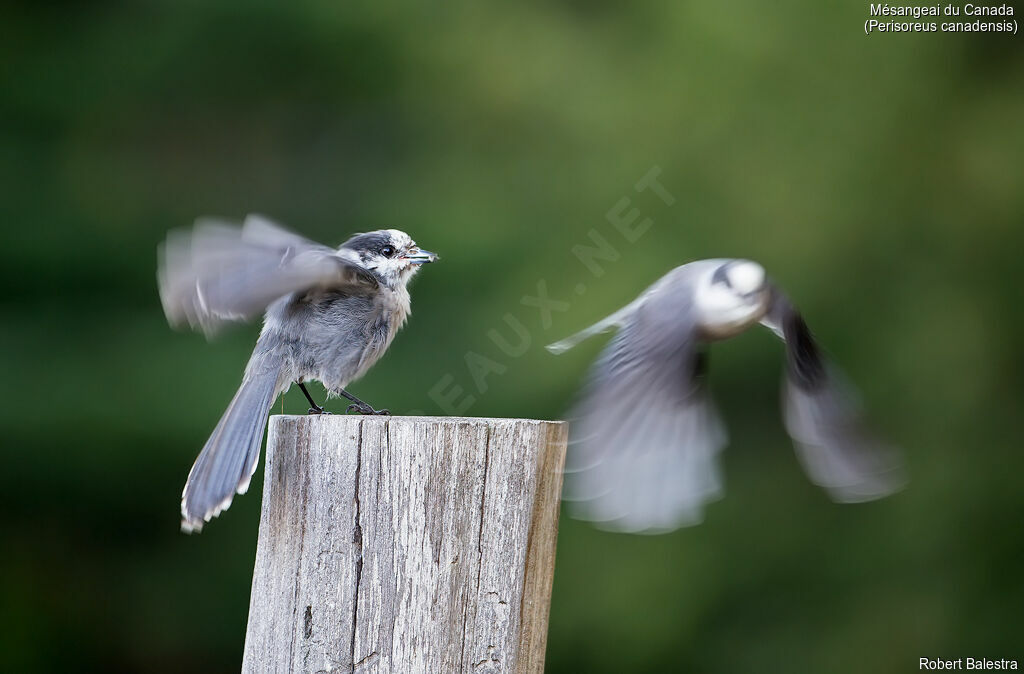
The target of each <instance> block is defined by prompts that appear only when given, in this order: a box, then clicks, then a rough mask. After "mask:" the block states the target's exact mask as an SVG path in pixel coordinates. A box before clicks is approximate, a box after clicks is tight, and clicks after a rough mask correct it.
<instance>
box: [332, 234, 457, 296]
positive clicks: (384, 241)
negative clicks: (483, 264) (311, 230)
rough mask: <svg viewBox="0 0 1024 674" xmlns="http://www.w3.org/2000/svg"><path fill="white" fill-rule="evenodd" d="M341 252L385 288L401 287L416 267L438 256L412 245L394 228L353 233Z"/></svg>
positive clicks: (410, 239) (412, 242)
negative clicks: (349, 255) (346, 254)
mask: <svg viewBox="0 0 1024 674" xmlns="http://www.w3.org/2000/svg"><path fill="white" fill-rule="evenodd" d="M341 248H342V250H345V251H347V252H349V254H351V255H354V256H355V259H354V261H355V262H357V263H358V264H359V265H361V266H362V267H364V268H366V269H369V270H370V271H372V272H373V273H374V274H376V275H377V276H378V277H379V278H380V279H381V280H382V281H383V282H384V283H385V284H386V285H388V286H392V287H396V286H404V285H405V284H406V283H408V282H409V280H410V279H411V278H412V277H413V274H415V273H416V271H417V270H418V269H419V268H420V265H423V264H426V263H428V262H434V261H435V260H437V259H438V256H437V255H435V254H434V253H431V252H430V251H428V250H423V249H422V248H420V247H419V246H417V245H416V242H415V241H413V240H412V237H410V236H409V235H408V234H406V233H405V232H403V231H400V230H397V229H379V230H377V231H376V232H367V233H366V234H356V235H355V236H353V237H352V238H351V239H349V240H348V241H346V242H345V243H344V244H343V245H342V246H341Z"/></svg>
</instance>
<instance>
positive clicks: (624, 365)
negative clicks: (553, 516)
mask: <svg viewBox="0 0 1024 674" xmlns="http://www.w3.org/2000/svg"><path fill="white" fill-rule="evenodd" d="M663 288H664V285H662V286H661V287H660V288H659V287H658V286H655V288H652V290H651V291H650V292H648V293H647V294H645V295H644V296H642V297H641V298H640V300H637V301H636V302H634V303H633V304H631V305H629V306H628V307H626V308H625V309H623V310H621V311H619V312H617V313H616V314H613V315H612V316H610V317H609V318H607V319H605V320H604V321H601V322H600V323H598V324H597V325H595V326H594V327H593V328H591V329H589V330H585V331H584V332H582V333H579V335H577V336H574V337H571V338H569V340H564V341H563V342H559V343H558V344H556V345H552V347H555V348H552V347H549V349H551V350H552V351H553V352H556V353H560V352H562V351H564V350H565V349H567V348H570V347H571V346H573V345H574V344H576V343H578V342H579V341H581V340H582V339H585V338H586V337H589V336H590V335H592V334H597V333H598V332H601V331H604V330H606V329H608V328H610V327H613V326H614V325H619V326H621V329H620V331H619V333H618V334H617V335H616V336H615V337H614V338H613V340H612V341H611V342H610V343H609V345H608V346H607V347H606V348H605V350H604V352H603V353H602V354H601V357H600V358H599V359H598V361H597V362H596V363H595V364H594V366H593V368H592V370H591V372H590V375H589V379H588V382H587V384H586V386H585V388H584V390H583V393H582V396H581V399H580V401H579V402H578V404H577V406H576V408H575V410H574V413H573V414H572V415H571V419H572V421H571V422H570V428H571V432H570V448H569V455H568V457H567V464H566V475H565V499H566V500H568V501H575V503H573V504H571V506H570V510H571V512H572V514H573V515H574V516H576V517H579V518H580V519H585V520H592V521H594V522H596V523H598V526H600V527H602V528H605V529H610V530H613V531H624V532H636V533H640V532H642V533H661V532H665V531H671V530H673V529H676V528H678V527H681V526H689V525H693V524H698V523H699V522H700V521H701V520H702V519H703V505H704V504H705V503H706V502H708V501H710V500H713V499H715V498H718V497H719V496H720V495H721V492H722V485H721V480H720V478H719V473H718V467H717V456H716V455H717V454H718V452H719V450H720V449H721V448H722V447H723V446H724V445H725V441H726V435H725V431H724V429H723V427H722V424H721V422H720V421H719V419H718V415H717V413H716V411H715V409H714V405H713V404H712V402H711V400H710V398H709V396H708V393H707V390H706V388H705V386H704V382H703V376H702V373H701V372H699V370H700V369H701V366H702V363H703V356H702V354H701V353H700V352H699V351H698V349H697V347H698V344H697V339H696V338H697V331H696V324H695V319H694V316H693V313H694V312H693V307H692V302H691V300H690V299H689V294H688V293H669V292H667V290H663ZM580 335H582V337H581V336H580ZM566 344H568V346H565V345H566Z"/></svg>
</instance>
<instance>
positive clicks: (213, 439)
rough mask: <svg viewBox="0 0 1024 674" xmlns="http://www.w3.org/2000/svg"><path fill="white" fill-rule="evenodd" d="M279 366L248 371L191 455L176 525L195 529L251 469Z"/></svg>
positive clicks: (240, 489)
mask: <svg viewBox="0 0 1024 674" xmlns="http://www.w3.org/2000/svg"><path fill="white" fill-rule="evenodd" d="M279 374H280V368H279V367H276V368H269V369H266V370H264V371H262V372H260V373H252V372H249V373H247V375H246V378H245V380H244V381H243V382H242V385H241V387H239V389H238V392H237V393H235V397H234V398H232V400H231V403H230V404H229V405H228V408H227V409H226V410H225V411H224V415H223V416H222V417H221V419H220V421H219V422H218V423H217V427H216V428H215V429H214V431H213V434H212V435H210V439H209V440H207V441H206V445H205V446H204V447H203V451H201V452H200V453H199V456H198V457H197V458H196V462H195V464H194V465H193V466H192V470H191V471H190V472H189V474H188V480H186V481H185V488H184V490H183V491H182V493H181V530H182V531H185V532H192V531H201V530H202V528H203V525H204V524H205V523H206V522H209V521H210V519H212V518H214V517H216V516H217V515H219V514H220V513H221V512H222V511H224V510H227V508H228V506H230V505H231V499H232V498H233V497H234V495H235V493H236V492H237V493H239V494H244V493H245V491H246V489H248V488H249V480H250V479H251V478H252V475H253V473H255V472H256V464H257V462H258V461H259V457H260V446H261V445H262V444H263V430H264V428H265V427H266V425H267V417H268V416H269V414H270V406H271V404H273V402H274V397H275V395H276V394H277V383H278V382H277V380H278V376H279Z"/></svg>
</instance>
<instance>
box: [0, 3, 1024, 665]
mask: <svg viewBox="0 0 1024 674" xmlns="http://www.w3.org/2000/svg"><path fill="white" fill-rule="evenodd" d="M867 12H868V4H867V3H796V2H791V1H785V2H781V3H764V2H756V1H753V0H747V1H741V2H731V3H715V2H703V3H667V2H666V3H654V4H650V5H648V4H639V3H638V4H631V5H628V6H620V4H619V3H609V2H600V3H586V2H578V1H577V2H554V3H540V2H521V3H507V4H505V5H503V6H502V5H491V4H486V5H485V4H483V3H473V2H458V3H454V4H452V3H448V4H446V5H444V6H433V5H424V4H423V3H405V2H397V3H396V2H391V3H358V2H357V3H351V2H335V1H331V2H315V3H306V2H297V3H288V4H284V3H263V2H237V1H235V2H227V3H198V2H191V1H186V2H175V3H171V2H162V1H156V2H148V3H126V2H108V3H73V2H65V3H53V4H49V5H46V4H45V3H33V4H25V5H22V6H20V7H18V6H15V7H11V6H5V8H4V9H3V10H0V25H2V26H3V27H2V28H0V34H2V36H3V37H2V39H0V222H2V232H3V240H2V246H0V288H2V290H0V293H2V295H0V315H2V319H0V326H2V327H0V354H2V355H0V359H2V360H0V362H2V365H3V377H2V380H0V403H2V404H0V424H2V436H3V443H2V444H3V469H2V470H0V504H2V513H3V520H4V525H3V553H2V555H0V669H2V670H4V671H10V672H29V671H97V672H100V671H102V672H117V671H146V672H186V671H187V672H206V671H209V672H214V671H234V670H237V668H238V665H239V662H240V659H241V651H242V641H243V635H244V630H245V619H246V614H247V610H248V594H249V583H250V579H251V573H252V562H253V556H254V551H255V543H256V525H257V519H258V512H259V495H260V493H261V489H262V478H261V475H262V472H260V473H258V476H259V477H258V478H257V479H256V480H255V481H254V484H253V488H252V490H250V493H249V494H248V495H246V496H244V497H241V498H238V499H237V500H236V502H235V504H234V505H233V506H232V508H231V510H230V511H229V512H228V513H227V514H226V516H224V517H222V518H221V519H219V520H217V521H216V522H214V523H213V524H212V525H211V526H209V527H208V528H207V530H206V531H205V532H204V533H203V534H202V535H200V536H192V537H186V536H183V535H181V534H179V533H178V530H177V529H178V512H177V509H178V498H179V494H180V489H181V485H182V483H183V481H184V478H185V476H186V474H187V471H188V468H189V466H190V465H191V462H192V460H193V458H194V455H195V453H196V452H197V451H198V449H199V448H200V447H201V446H202V443H203V442H204V440H205V438H206V436H207V434H208V433H209V431H210V430H211V429H212V427H213V425H214V424H215V422H216V420H217V418H218V417H219V415H220V413H221V411H222V410H223V408H224V406H225V404H226V403H227V401H228V400H229V399H230V396H231V395H232V393H233V391H234V390H235V387H236V385H237V383H238V380H239V377H240V374H241V370H242V367H243V365H244V363H245V360H246V358H247V355H248V351H249V349H250V348H251V345H252V343H253V341H254V339H255V335H256V332H257V327H255V326H248V327H244V328H241V329H239V330H235V331H232V332H230V333H228V334H226V335H225V336H224V337H222V338H220V339H218V340H217V341H216V342H215V343H212V344H207V343H206V342H205V341H204V339H203V338H202V337H200V336H197V335H194V334H185V333H178V332H174V331H172V330H171V329H169V328H168V327H167V325H166V323H165V321H164V318H163V315H162V312H161V309H160V305H159V300H158V297H157V293H156V284H155V265H156V247H157V245H158V243H159V242H160V241H161V239H162V238H163V237H164V235H165V233H166V231H167V230H168V229H170V228H174V227H182V226H188V225H189V224H190V223H191V222H192V221H193V219H194V218H195V217H196V216H198V215H205V214H212V215H224V216H229V217H232V218H241V217H242V216H244V215H245V214H246V213H247V212H261V213H265V214H268V215H270V216H272V217H274V218H276V219H278V220H280V221H281V222H283V223H286V224H287V225H289V226H290V227H292V228H294V229H296V230H298V231H300V232H302V233H303V234H305V235H307V236H309V237H311V238H314V239H317V240H321V241H323V242H325V243H332V244H337V243H340V242H341V241H342V240H344V239H345V238H346V237H347V235H348V234H350V233H351V232H353V231H359V230H366V229H374V228H378V227H383V226H393V227H399V228H401V229H404V230H406V231H408V232H410V233H411V234H412V235H413V236H414V237H415V238H416V239H417V241H418V242H419V243H421V244H422V245H423V246H425V247H427V248H429V249H430V250H436V251H438V252H439V253H441V255H442V256H443V260H442V262H441V263H440V264H437V265H433V266H431V267H428V268H426V269H425V270H424V272H423V273H422V274H421V275H420V277H419V278H418V279H417V281H416V284H415V287H414V288H413V306H414V313H413V316H412V319H411V321H410V323H409V325H408V326H407V328H406V331H405V332H404V333H403V334H402V335H400V336H399V338H398V339H397V340H396V342H395V344H394V346H393V347H392V349H391V351H390V353H389V354H388V355H387V357H386V358H385V359H384V360H383V361H382V362H381V363H380V364H378V365H377V366H376V368H375V369H374V370H373V371H372V372H371V374H370V375H369V376H368V377H367V378H366V380H365V381H363V382H360V383H358V384H356V385H355V386H354V387H353V389H352V390H353V392H354V393H356V394H357V395H359V396H361V397H363V398H364V399H366V400H368V401H370V402H372V403H374V404H376V405H378V406H387V407H390V408H391V409H392V410H395V411H412V410H420V411H423V412H426V413H438V412H439V411H440V410H439V409H438V408H437V406H436V405H435V404H434V403H433V402H431V400H430V397H429V396H428V391H429V390H430V388H431V387H432V386H433V385H435V383H437V382H438V381H439V380H440V379H441V378H442V377H444V376H445V375H451V376H452V377H453V381H454V383H455V384H457V385H459V386H461V387H462V388H463V389H464V390H465V391H466V392H468V393H471V394H473V395H475V396H476V401H475V403H474V404H473V405H472V407H471V408H470V409H469V411H468V412H467V413H468V414H471V415H476V416H507V417H542V418H555V417H558V416H559V415H560V414H561V412H562V411H563V410H564V409H565V407H566V405H567V403H568V401H569V399H570V397H571V395H572V392H573V391H574V389H575V387H576V386H577V383H578V381H579V379H580V377H581V376H582V374H583V372H584V370H585V368H586V366H587V364H588V363H589V362H590V360H591V359H592V358H593V356H594V355H595V354H596V353H597V351H598V350H599V348H600V341H601V340H595V341H594V342H592V343H587V344H586V345H585V346H583V347H581V348H579V349H577V350H574V351H572V352H570V353H568V354H567V355H565V356H562V357H559V358H555V357H553V356H551V355H549V354H548V353H546V352H545V351H544V350H543V348H542V346H543V344H545V343H547V342H550V341H554V340H555V339H557V338H560V337H562V336H564V335H566V334H568V333H570V332H572V331H574V330H575V329H577V328H580V327H582V326H584V325H587V324H589V323H590V322H592V321H594V320H596V319H598V318H600V317H602V316H604V315H605V314H607V313H609V312H610V311H612V310H614V309H616V308H618V307H619V306H620V305H622V304H623V303H625V302H626V301H627V300H629V299H630V298H632V297H633V296H635V295H636V294H637V293H638V292H639V291H640V290H641V289H643V288H644V287H645V286H646V285H647V284H648V283H650V282H651V281H653V280H655V279H656V278H657V277H659V276H660V275H661V274H663V273H664V272H665V271H667V270H668V269H670V268H672V267H673V266H675V265H677V264H681V263H683V262H685V261H689V260H693V259H697V258H702V257H711V256H729V257H739V256H742V257H751V258H754V259H756V260H759V261H761V262H763V263H764V264H765V266H766V267H767V268H768V270H769V272H770V273H771V274H773V275H774V276H775V277H776V279H777V280H778V281H779V282H780V283H781V284H782V285H783V286H784V287H785V288H787V289H788V291H789V293H790V295H791V296H792V297H793V298H794V300H795V302H796V303H797V304H798V305H799V306H800V307H801V308H802V309H803V311H804V313H805V315H806V317H807V320H808V322H809V323H810V325H811V327H812V329H814V330H815V332H816V333H817V335H818V336H819V337H820V339H821V341H822V343H823V344H825V345H826V346H827V348H828V349H829V351H830V352H831V353H832V354H833V355H834V356H835V358H836V359H837V360H838V361H839V362H840V363H841V364H842V365H843V367H844V368H845V370H846V371H847V372H848V374H849V375H850V377H851V379H853V380H854V381H855V382H856V383H857V384H858V386H859V387H860V388H861V390H862V392H863V394H864V400H865V402H866V405H867V407H868V409H869V411H870V413H871V416H872V417H873V419H874V420H875V421H876V424H877V426H878V427H880V428H881V429H883V430H884V431H885V433H886V434H887V435H889V436H890V437H891V438H893V439H894V440H895V441H897V442H898V443H899V444H901V445H903V446H904V447H905V448H906V451H907V455H908V458H909V462H910V472H911V477H912V481H911V484H910V486H909V488H908V489H907V490H906V491H905V492H903V493H901V494H899V495H897V496H895V497H893V498H889V499H886V500H884V501H881V502H877V503H871V504H866V505H862V506H839V505H835V504H832V503H830V502H829V501H828V500H827V499H826V497H825V496H824V494H823V493H821V492H820V491H819V490H817V489H815V488H814V487H812V486H810V485H809V484H808V483H807V482H806V481H805V480H804V478H803V476H802V475H801V473H800V471H799V468H798V465H797V463H796V460H795V459H794V457H793V454H792V451H791V449H790V445H789V441H788V439H787V438H786V436H785V434H784V432H783V430H782V427H781V423H780V421H779V415H778V412H777V407H778V403H777V397H778V377H779V373H780V371H781V357H782V352H781V346H780V344H779V343H777V342H776V341H775V340H774V338H772V337H771V335H769V334H768V333H766V332H764V331H756V332H752V333H750V334H746V335H744V336H742V337H740V338H737V339H736V340H733V341H731V342H728V343H724V344H722V345H720V346H718V347H716V348H715V349H714V352H713V354H712V359H711V374H712V381H713V387H714V389H715V392H716V396H717V398H718V400H719V402H720V406H721V408H722V410H723V413H724V415H725V417H726V419H727V421H728V423H729V426H730V429H731V436H732V441H731V446H730V448H729V450H728V452H727V453H726V455H725V470H726V475H727V481H728V494H727V496H726V498H725V499H724V500H723V501H721V502H719V503H717V504H714V505H713V506H711V508H710V509H709V511H708V518H707V521H706V522H705V523H704V524H703V525H702V526H700V527H697V528H693V529H688V530H684V531H680V532H677V533H674V534H672V535H668V536H662V537H629V536H621V535H611V534H605V533H601V532H598V531H595V530H593V529H591V528H589V527H588V526H585V525H583V524H580V523H578V522H574V521H571V520H568V519H564V518H563V521H562V527H561V532H560V540H559V548H558V565H557V571H556V577H555V589H554V598H553V603H552V609H551V630H550V638H549V642H548V671H550V672H648V671H649V672H663V671H677V670H678V671H695V672H721V673H724V672H739V673H746V672H758V671H786V672H909V671H916V670H917V660H918V658H920V657H922V656H930V657H948V658H957V657H967V656H972V657H989V658H1000V657H1015V658H1017V659H1019V660H1020V659H1024V648H1022V647H1024V641H1022V639H1021V634H1024V619H1022V613H1021V610H1022V608H1021V607H1022V606H1024V576H1022V568H1024V535H1022V533H1021V522H1022V521H1024V490H1022V489H1021V475H1022V474H1024V453H1022V451H1021V446H1020V430H1019V429H1020V413H1021V407H1022V403H1024V392H1022V387H1021V383H1020V377H1021V373H1022V371H1024V362H1022V358H1021V351H1022V350H1021V344H1022V343H1024V320H1022V313H1021V302H1022V299H1024V294H1022V291H1021V287H1022V282H1021V278H1020V269H1021V265H1020V257H1021V250H1022V247H1024V230H1022V226H1024V189H1022V188H1024V50H1022V44H1024V43H1022V42H1021V40H1022V39H1024V38H1021V37H1019V36H1017V37H1014V36H1012V35H1005V34H978V35H969V34H967V35H963V34H962V35H936V34H926V35H910V34H892V35H883V34H874V35H872V36H870V37H867V36H865V35H864V34H863V31H862V22H863V21H864V19H865V18H867ZM1018 18H1019V17H1018ZM655 166H657V167H659V168H660V170H661V175H660V181H661V183H662V184H663V185H664V186H665V188H666V189H668V190H669V192H670V193H671V194H672V195H673V197H674V199H675V202H674V203H673V204H672V205H671V206H669V205H666V204H665V203H663V202H662V200H660V199H659V198H658V197H657V195H655V194H654V193H653V192H651V191H647V192H644V193H637V192H636V191H635V190H634V187H633V186H634V184H635V183H636V182H637V181H638V180H639V179H640V178H641V177H642V176H644V175H645V174H646V173H647V172H648V171H649V170H651V169H652V167H655ZM623 198H629V199H630V204H629V206H630V207H635V208H637V209H639V211H640V213H641V215H642V217H650V218H652V219H653V224H652V225H651V227H650V229H649V230H648V231H647V232H646V233H645V234H644V235H643V236H641V237H640V238H639V239H638V240H637V241H636V242H634V243H628V242H626V240H625V239H624V238H623V237H622V235H621V234H620V233H618V232H617V231H616V230H615V229H614V228H613V227H612V225H611V224H609V222H608V220H607V218H606V214H607V213H608V212H609V211H610V210H611V209H612V208H613V207H615V205H616V204H617V203H618V202H619V201H620V200H621V199H623ZM591 230H594V231H596V232H598V233H599V234H600V235H601V236H603V237H605V238H606V239H607V240H608V241H609V242H611V243H612V244H613V245H614V246H615V248H616V250H617V251H618V252H619V254H620V257H619V259H618V260H617V261H615V262H609V263H606V264H604V265H603V267H604V273H603V274H602V275H600V276H595V275H594V274H593V273H592V272H591V271H589V270H588V269H587V268H586V267H585V266H583V265H582V264H581V263H580V262H579V261H578V260H577V259H576V258H575V257H574V256H573V255H572V254H571V252H570V250H571V248H572V247H573V246H574V245H577V244H584V243H588V241H589V238H588V237H589V236H590V234H589V233H590V232H591ZM541 280H543V281H544V282H545V283H546V288H547V291H548V292H549V293H550V295H551V296H552V297H555V298H558V299H561V300H564V301H567V302H569V303H570V308H569V310H568V311H565V312H558V313H555V314H554V316H553V319H552V324H551V325H550V326H549V327H545V326H544V325H543V324H542V321H541V315H540V313H539V312H538V311H537V310H536V309H534V308H532V307H530V306H527V305H524V304H522V303H521V298H522V297H523V296H524V295H536V294H537V284H538V282H539V281H541ZM577 284H584V285H585V293H583V294H578V293H577ZM507 313H510V314H512V315H513V316H515V317H516V318H518V319H519V320H521V321H522V322H523V324H524V325H526V326H527V328H528V330H529V334H530V336H531V344H530V348H529V350H528V352H527V353H526V354H525V355H523V356H521V357H518V358H511V357H508V356H505V355H503V354H502V353H501V351H500V350H499V349H498V348H497V347H496V346H495V344H494V343H493V342H492V341H491V339H489V337H488V331H489V330H491V329H498V330H499V331H502V332H503V334H506V335H508V336H509V337H510V338H511V335H512V333H511V331H510V330H509V329H508V328H507V326H505V324H504V322H503V317H504V316H505V314H507ZM470 352H475V353H478V354H481V355H483V356H486V357H488V358H491V359H493V360H495V361H497V362H498V363H500V364H501V367H502V368H505V371H504V372H503V373H502V374H492V375H490V376H489V377H488V378H487V379H486V386H487V390H486V391H484V392H480V391H479V390H478V384H477V383H476V382H474V380H473V378H472V377H471V375H470V373H469V370H468V369H467V365H466V355H467V353H470ZM335 404H337V403H335ZM305 407H306V405H305V403H304V402H303V401H302V399H301V396H300V394H299V392H298V391H292V392H291V393H289V394H288V395H287V396H286V399H285V401H284V409H285V410H286V411H289V412H293V413H298V412H301V411H303V410H304V409H305ZM278 409H280V405H278ZM339 409H340V406H339Z"/></svg>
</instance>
